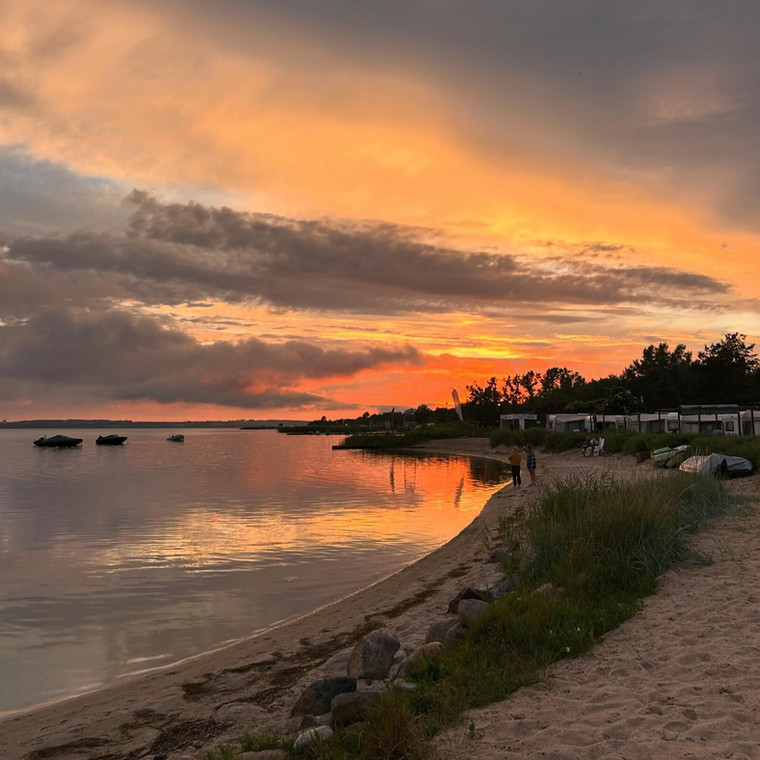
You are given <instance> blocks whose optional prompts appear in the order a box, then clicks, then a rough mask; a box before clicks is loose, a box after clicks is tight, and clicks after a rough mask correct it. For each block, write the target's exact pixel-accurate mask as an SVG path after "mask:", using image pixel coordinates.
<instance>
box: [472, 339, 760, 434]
mask: <svg viewBox="0 0 760 760" xmlns="http://www.w3.org/2000/svg"><path fill="white" fill-rule="evenodd" d="M746 341H747V336H746V335H743V334H741V333H727V334H726V335H725V337H724V338H723V339H722V340H720V341H718V342H717V343H712V344H711V345H709V346H705V347H704V350H703V351H699V352H698V353H697V356H696V358H694V357H693V355H692V352H691V351H687V350H686V346H685V345H684V344H683V343H679V344H678V345H677V346H675V348H673V349H671V348H670V346H669V345H668V344H667V343H659V344H658V345H654V344H650V345H649V346H647V347H646V348H645V349H644V350H643V352H642V355H641V358H640V359H635V360H634V361H633V362H632V363H631V364H630V365H629V366H627V367H626V368H625V369H624V370H623V371H622V372H621V373H620V374H619V375H615V374H611V375H608V376H607V377H603V378H599V379H595V380H586V379H585V378H584V377H582V376H581V375H580V374H579V373H578V372H575V371H573V370H570V369H568V368H567V367H550V368H548V369H546V370H545V371H544V372H536V371H534V370H529V371H528V372H525V373H523V374H520V373H516V374H514V375H507V376H506V377H504V378H502V379H501V381H498V380H497V379H496V377H491V378H490V379H489V380H487V381H486V382H485V384H484V385H480V384H479V383H478V382H473V383H472V385H468V386H467V391H468V394H469V396H468V398H467V401H465V402H464V403H463V404H462V409H463V412H464V415H465V419H466V420H469V421H472V422H476V423H478V424H480V425H483V426H485V427H495V426H497V425H498V424H499V415H500V414H509V413H517V412H525V413H536V414H547V413H549V412H573V411H578V412H594V413H597V414H633V413H636V412H656V411H658V410H664V409H674V408H676V407H678V406H680V405H682V404H721V403H722V404H728V403H733V404H740V405H744V406H749V405H751V404H756V405H757V404H760V361H758V357H757V354H756V353H755V344H754V343H749V344H748V343H747V342H746Z"/></svg>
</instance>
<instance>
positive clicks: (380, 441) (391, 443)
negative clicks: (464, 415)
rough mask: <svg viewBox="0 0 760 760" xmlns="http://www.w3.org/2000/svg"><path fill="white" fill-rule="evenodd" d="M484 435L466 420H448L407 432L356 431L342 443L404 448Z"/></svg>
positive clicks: (345, 444)
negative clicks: (434, 441) (442, 440)
mask: <svg viewBox="0 0 760 760" xmlns="http://www.w3.org/2000/svg"><path fill="white" fill-rule="evenodd" d="M479 435H482V433H481V432H480V431H478V429H477V428H476V427H475V426H474V425H471V424H469V423H466V422H448V423H445V424H441V425H430V426H428V427H418V428H415V429H414V430H408V431H406V432H403V431H398V432H390V431H389V432H377V433H356V434H354V435H349V436H347V437H346V438H345V440H344V441H343V443H342V444H341V447H342V448H346V449H383V450H387V449H402V448H408V447H409V446H416V445H417V444H420V443H425V442H427V441H433V440H441V439H448V438H472V437H475V436H479Z"/></svg>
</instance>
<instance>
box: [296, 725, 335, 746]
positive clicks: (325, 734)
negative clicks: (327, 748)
mask: <svg viewBox="0 0 760 760" xmlns="http://www.w3.org/2000/svg"><path fill="white" fill-rule="evenodd" d="M332 738H333V730H332V729H331V728H330V726H318V727H317V728H307V729H306V731H304V732H303V733H301V734H298V736H296V738H295V741H294V742H293V749H299V748H301V747H308V746H309V745H310V744H314V743H315V742H320V741H321V742H329V741H330V740H331V739H332Z"/></svg>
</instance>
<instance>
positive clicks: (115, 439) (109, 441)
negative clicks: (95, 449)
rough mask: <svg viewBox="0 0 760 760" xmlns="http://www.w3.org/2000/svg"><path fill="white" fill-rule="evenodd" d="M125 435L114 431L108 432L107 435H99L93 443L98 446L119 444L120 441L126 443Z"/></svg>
mask: <svg viewBox="0 0 760 760" xmlns="http://www.w3.org/2000/svg"><path fill="white" fill-rule="evenodd" d="M126 440H127V436H126V435H116V433H110V434H109V435H99V436H98V437H97V438H96V439H95V443H96V444H97V445H98V446H121V444H122V443H126Z"/></svg>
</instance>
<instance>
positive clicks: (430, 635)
mask: <svg viewBox="0 0 760 760" xmlns="http://www.w3.org/2000/svg"><path fill="white" fill-rule="evenodd" d="M458 625H459V620H458V619H457V618H455V617H451V618H446V619H444V620H437V621H436V622H435V623H433V624H432V625H431V626H430V628H428V632H427V633H426V634H425V643H426V644H429V643H430V642H431V641H441V642H445V641H446V635H447V634H448V632H449V630H450V629H451V628H453V627H454V626H458Z"/></svg>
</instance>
